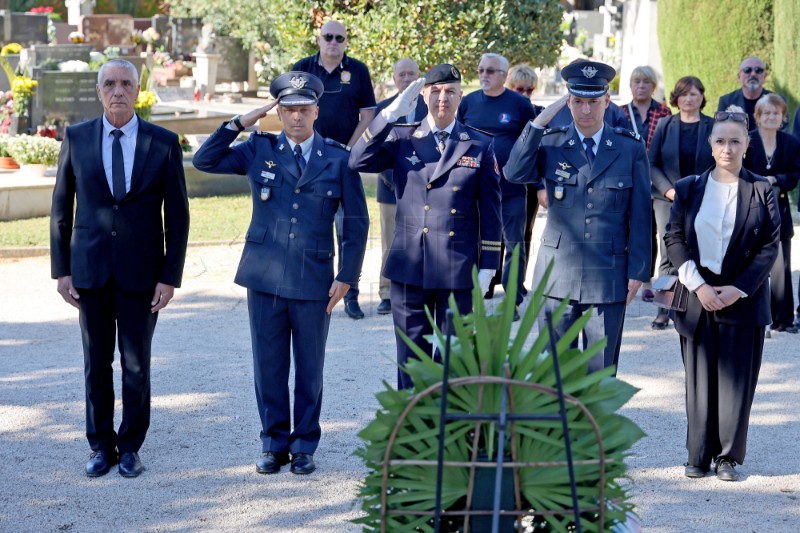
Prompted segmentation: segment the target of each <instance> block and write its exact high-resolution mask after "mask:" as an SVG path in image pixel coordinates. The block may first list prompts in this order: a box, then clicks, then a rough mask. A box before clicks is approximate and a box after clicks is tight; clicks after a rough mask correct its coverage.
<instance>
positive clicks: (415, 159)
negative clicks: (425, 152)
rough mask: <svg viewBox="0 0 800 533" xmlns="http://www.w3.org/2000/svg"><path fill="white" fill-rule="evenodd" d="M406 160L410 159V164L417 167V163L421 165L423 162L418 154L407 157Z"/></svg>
mask: <svg viewBox="0 0 800 533" xmlns="http://www.w3.org/2000/svg"><path fill="white" fill-rule="evenodd" d="M406 159H408V162H409V163H411V164H412V165H416V164H417V163H420V162H421V161H422V160H421V159H420V158H419V157H417V152H414V153H413V154H411V157H406Z"/></svg>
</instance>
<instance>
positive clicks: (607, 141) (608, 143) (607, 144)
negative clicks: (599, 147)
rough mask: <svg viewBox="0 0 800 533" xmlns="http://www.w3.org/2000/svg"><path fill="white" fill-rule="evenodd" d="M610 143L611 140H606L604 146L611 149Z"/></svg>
mask: <svg viewBox="0 0 800 533" xmlns="http://www.w3.org/2000/svg"><path fill="white" fill-rule="evenodd" d="M611 145H612V142H611V139H606V146H608V147H611Z"/></svg>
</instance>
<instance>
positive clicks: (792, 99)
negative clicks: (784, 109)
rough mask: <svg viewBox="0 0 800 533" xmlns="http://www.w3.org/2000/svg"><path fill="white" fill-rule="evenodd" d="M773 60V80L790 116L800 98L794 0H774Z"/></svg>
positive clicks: (799, 9) (799, 6) (798, 9)
mask: <svg viewBox="0 0 800 533" xmlns="http://www.w3.org/2000/svg"><path fill="white" fill-rule="evenodd" d="M773 9H774V11H775V40H774V50H775V61H774V63H773V69H774V70H773V78H772V79H773V81H774V83H775V90H776V91H777V92H779V93H780V94H782V95H783V96H785V97H786V99H787V103H788V104H789V109H790V114H789V119H790V120H791V119H792V118H793V117H794V109H795V108H796V107H797V104H798V102H800V42H798V38H797V37H798V23H800V3H798V2H797V1H796V0H775V6H774V7H773Z"/></svg>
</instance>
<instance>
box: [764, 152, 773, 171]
mask: <svg viewBox="0 0 800 533" xmlns="http://www.w3.org/2000/svg"><path fill="white" fill-rule="evenodd" d="M764 155H766V156H767V170H770V169H772V160H773V159H774V158H775V152H772V153H771V154H767V153H766V152H765V153H764Z"/></svg>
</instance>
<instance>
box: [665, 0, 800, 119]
mask: <svg viewBox="0 0 800 533" xmlns="http://www.w3.org/2000/svg"><path fill="white" fill-rule="evenodd" d="M773 2H776V3H779V4H786V10H787V11H788V10H790V7H791V10H792V11H794V12H795V13H796V12H797V9H798V7H797V5H796V2H797V0H783V1H781V0H714V1H700V2H698V1H697V0H659V2H658V39H659V43H660V47H661V61H662V64H663V68H664V87H665V92H666V94H669V93H670V91H671V90H672V88H673V87H674V86H675V82H676V81H677V80H678V79H679V78H681V77H682V76H688V75H693V76H697V77H698V78H700V80H702V82H703V85H705V87H706V99H707V100H708V104H706V107H705V109H704V111H705V112H706V113H707V114H712V113H713V112H714V111H716V109H717V101H718V100H719V97H720V96H722V95H723V94H726V93H729V92H731V91H733V90H734V89H737V88H739V87H740V84H739V81H738V80H737V77H736V74H737V71H738V68H739V63H741V61H742V59H744V58H745V57H748V56H751V55H754V56H758V57H759V58H761V59H762V60H763V61H764V62H765V63H766V64H767V72H769V73H771V74H772V72H773V68H772V66H773V61H772V58H773V15H772V13H773V11H772V10H773ZM793 20H794V22H790V21H789V20H785V21H782V22H784V23H785V24H787V28H786V30H785V31H786V39H790V36H789V34H790V30H791V28H790V27H788V25H791V24H795V25H796V20H797V19H796V18H795V19H793ZM794 30H795V32H794V39H795V41H796V40H797V32H796V30H797V28H796V26H795V28H794ZM794 44H795V45H796V42H795V43H794ZM795 60H796V58H795ZM794 74H795V76H797V71H796V70H795V73H794ZM773 82H774V77H772V76H768V77H767V87H768V88H769V87H770V86H771V85H772V83H773Z"/></svg>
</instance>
